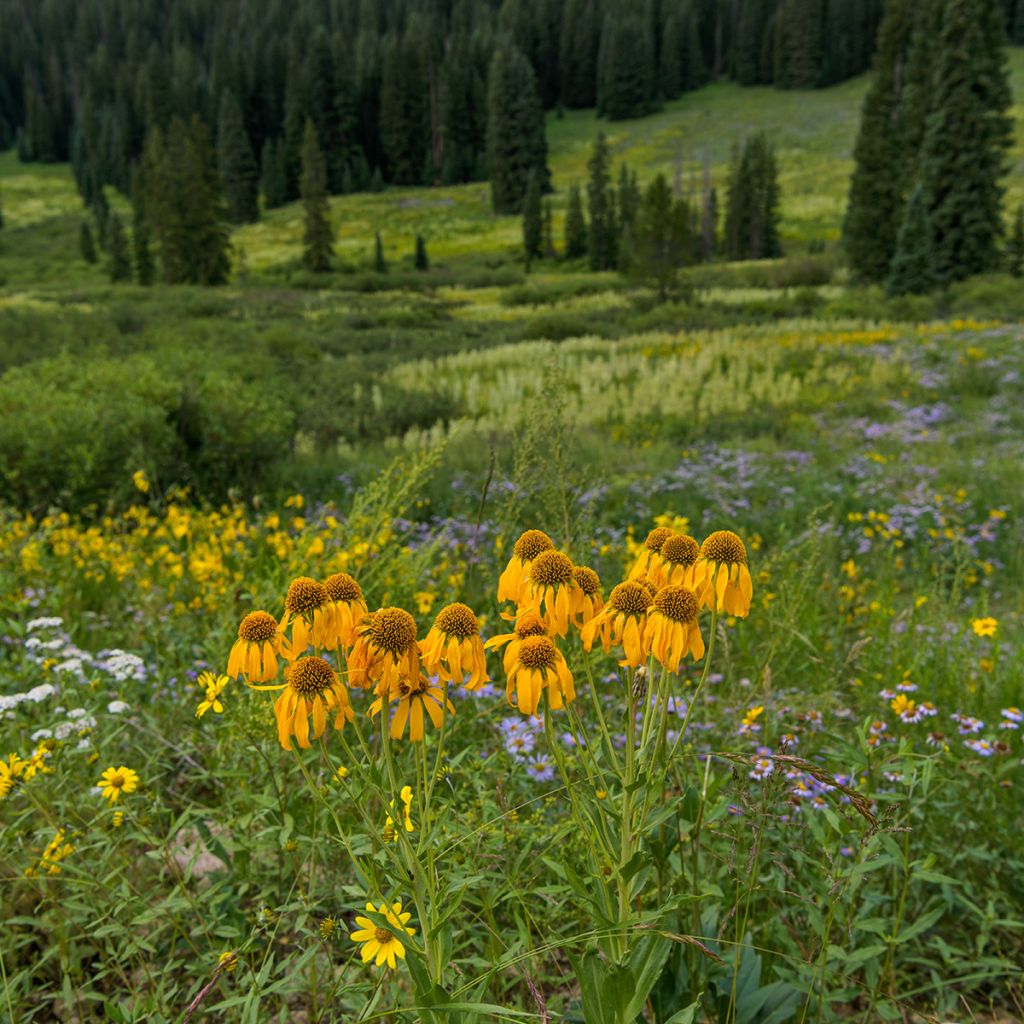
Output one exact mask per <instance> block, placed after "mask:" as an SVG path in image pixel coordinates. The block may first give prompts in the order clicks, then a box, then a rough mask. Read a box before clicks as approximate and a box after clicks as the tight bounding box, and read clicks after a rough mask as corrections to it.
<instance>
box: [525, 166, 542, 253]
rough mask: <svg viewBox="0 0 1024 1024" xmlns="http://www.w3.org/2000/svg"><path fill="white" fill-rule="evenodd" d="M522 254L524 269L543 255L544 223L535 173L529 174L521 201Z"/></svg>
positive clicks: (538, 185) (538, 183)
mask: <svg viewBox="0 0 1024 1024" xmlns="http://www.w3.org/2000/svg"><path fill="white" fill-rule="evenodd" d="M523 252H524V253H525V255H526V269H527V270H529V269H530V264H531V263H532V262H533V260H534V259H541V258H542V257H543V255H544V221H543V215H542V211H541V201H540V182H539V181H538V179H537V174H536V172H531V173H530V181H529V184H528V185H527V186H526V198H525V199H524V200H523Z"/></svg>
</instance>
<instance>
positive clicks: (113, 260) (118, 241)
mask: <svg viewBox="0 0 1024 1024" xmlns="http://www.w3.org/2000/svg"><path fill="white" fill-rule="evenodd" d="M109 249H110V259H109V261H108V264H107V273H108V274H109V275H110V280H111V281H113V282H115V283H116V282H118V281H130V280H131V276H132V262H131V257H130V256H129V254H128V239H127V238H126V237H125V233H124V225H123V224H122V223H121V218H120V217H119V216H118V215H117V214H116V213H114V214H111V216H110V229H109Z"/></svg>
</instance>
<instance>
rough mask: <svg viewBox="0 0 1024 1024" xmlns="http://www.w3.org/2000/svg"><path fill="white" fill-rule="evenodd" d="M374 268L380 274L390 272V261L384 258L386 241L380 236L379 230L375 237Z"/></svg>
mask: <svg viewBox="0 0 1024 1024" xmlns="http://www.w3.org/2000/svg"><path fill="white" fill-rule="evenodd" d="M373 269H374V270H375V271H377V273H378V274H386V273H387V272H388V262H387V260H386V259H385V258H384V242H383V240H382V239H381V237H380V232H379V231H378V232H377V233H376V235H375V236H374V239H373Z"/></svg>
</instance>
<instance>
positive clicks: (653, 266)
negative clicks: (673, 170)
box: [624, 174, 697, 302]
mask: <svg viewBox="0 0 1024 1024" xmlns="http://www.w3.org/2000/svg"><path fill="white" fill-rule="evenodd" d="M696 241H697V240H696V238H695V236H694V233H693V228H692V220H691V215H690V209H689V206H688V204H687V203H686V202H685V200H683V199H675V198H673V196H672V189H671V187H670V186H669V183H668V181H667V180H666V179H665V175H664V174H659V175H658V176H657V177H656V178H655V179H654V181H652V182H651V183H650V185H648V186H647V188H646V190H645V191H644V193H643V197H642V199H641V202H640V207H639V209H638V210H637V213H636V217H635V219H634V221H633V223H632V224H631V225H627V235H626V237H625V241H624V247H625V249H626V253H627V255H626V256H625V260H624V262H625V263H626V265H627V268H628V272H629V276H630V277H633V278H635V279H637V280H639V281H641V282H643V283H645V284H647V285H649V286H650V287H652V288H654V289H655V290H656V291H657V293H658V298H659V300H660V301H662V302H664V301H665V299H666V298H668V296H669V294H670V293H671V292H672V291H674V290H675V287H676V283H677V281H678V278H679V270H680V269H681V268H682V267H684V266H688V265H690V264H692V263H693V262H694V261H695V257H696Z"/></svg>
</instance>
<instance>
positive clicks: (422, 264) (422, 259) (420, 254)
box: [413, 235, 430, 270]
mask: <svg viewBox="0 0 1024 1024" xmlns="http://www.w3.org/2000/svg"><path fill="white" fill-rule="evenodd" d="M413 265H414V266H415V267H416V269H417V270H429V269H430V258H429V257H428V256H427V243H426V242H425V241H424V240H423V236H422V235H417V236H416V251H415V253H414V254H413Z"/></svg>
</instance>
